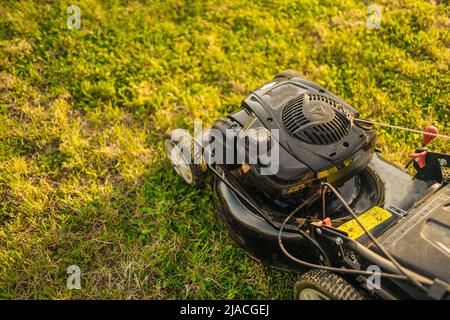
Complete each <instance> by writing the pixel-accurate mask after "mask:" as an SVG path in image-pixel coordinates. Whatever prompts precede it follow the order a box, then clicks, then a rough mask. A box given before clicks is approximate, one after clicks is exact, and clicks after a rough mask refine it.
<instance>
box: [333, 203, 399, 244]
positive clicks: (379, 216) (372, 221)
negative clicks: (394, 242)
mask: <svg viewBox="0 0 450 320" xmlns="http://www.w3.org/2000/svg"><path fill="white" fill-rule="evenodd" d="M390 217H392V214H390V213H389V212H388V211H386V210H384V209H383V208H380V207H376V206H375V207H373V208H372V209H370V210H369V211H366V212H364V213H363V214H362V215H360V216H359V217H358V220H359V221H360V222H361V223H362V225H363V226H364V227H366V229H367V230H369V231H370V230H372V229H373V228H375V227H376V226H377V225H379V224H381V223H383V222H384V221H386V220H387V219H389V218H390ZM338 229H339V230H341V231H344V232H347V233H348V237H349V238H350V239H353V240H355V239H356V238H359V237H360V236H362V235H363V234H364V230H363V229H362V228H361V226H360V225H359V224H358V222H357V221H356V220H355V219H352V220H350V221H347V222H346V223H344V224H343V225H341V226H339V227H338Z"/></svg>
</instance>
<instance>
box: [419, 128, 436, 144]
mask: <svg viewBox="0 0 450 320" xmlns="http://www.w3.org/2000/svg"><path fill="white" fill-rule="evenodd" d="M424 131H425V132H429V133H432V134H438V133H439V129H438V128H436V127H435V126H428V127H426V128H425V130H424ZM435 138H436V136H434V135H430V134H424V135H423V139H422V144H423V145H424V146H426V145H427V144H429V143H430V142H431V141H432V140H434V139H435Z"/></svg>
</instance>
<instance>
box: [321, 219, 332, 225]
mask: <svg viewBox="0 0 450 320" xmlns="http://www.w3.org/2000/svg"><path fill="white" fill-rule="evenodd" d="M322 224H323V225H324V226H327V227H331V219H330V218H326V219H323V220H322Z"/></svg>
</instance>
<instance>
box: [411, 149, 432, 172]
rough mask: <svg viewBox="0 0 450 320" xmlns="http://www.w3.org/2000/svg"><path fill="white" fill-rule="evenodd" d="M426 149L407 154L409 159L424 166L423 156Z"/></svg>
mask: <svg viewBox="0 0 450 320" xmlns="http://www.w3.org/2000/svg"><path fill="white" fill-rule="evenodd" d="M427 154H428V151H423V152H420V153H411V154H410V155H409V156H410V157H411V159H412V160H413V161H415V162H417V163H418V164H419V167H420V168H421V169H422V168H425V166H426V165H427V164H426V162H425V158H426V157H427Z"/></svg>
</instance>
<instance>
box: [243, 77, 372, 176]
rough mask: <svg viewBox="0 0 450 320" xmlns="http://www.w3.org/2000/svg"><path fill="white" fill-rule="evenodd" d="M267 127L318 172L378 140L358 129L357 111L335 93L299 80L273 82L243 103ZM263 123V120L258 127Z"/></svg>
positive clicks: (290, 79) (254, 125) (289, 79)
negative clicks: (276, 133) (354, 119)
mask: <svg viewBox="0 0 450 320" xmlns="http://www.w3.org/2000/svg"><path fill="white" fill-rule="evenodd" d="M243 107H244V108H245V109H247V110H249V111H250V113H253V114H255V115H256V116H257V118H258V120H259V121H255V123H254V124H250V125H249V127H256V126H259V125H261V124H262V125H263V126H264V127H266V128H267V129H269V130H270V129H279V130H280V131H279V132H280V139H279V143H280V145H281V146H282V147H283V149H285V150H286V151H287V152H288V153H289V154H290V155H292V156H293V157H295V158H296V159H297V160H299V161H301V162H302V163H303V164H305V165H306V166H308V167H309V168H310V169H311V170H312V171H314V172H318V171H321V170H323V169H324V168H328V167H332V166H334V165H336V164H337V163H339V162H341V161H343V160H346V159H349V158H351V157H352V156H353V155H355V154H356V153H357V151H358V150H361V149H367V146H368V145H370V144H371V143H372V140H373V138H374V137H375V133H374V131H372V130H371V129H370V128H369V129H366V128H361V127H359V126H357V125H355V124H354V123H353V121H352V118H354V117H358V116H359V114H358V112H357V111H356V110H355V109H353V108H352V107H350V106H349V105H348V104H347V103H345V102H344V101H342V100H341V99H339V98H338V97H337V96H335V95H334V94H332V93H331V92H329V91H327V90H325V89H324V88H322V87H320V86H318V85H317V84H314V83H312V82H310V81H308V80H305V79H303V78H299V77H293V78H281V79H280V78H279V79H275V80H274V81H272V82H269V83H267V84H265V85H263V86H261V87H259V88H258V89H256V90H255V91H253V92H252V94H251V95H250V96H249V97H247V98H246V99H245V100H244V101H243ZM258 122H261V124H260V123H258Z"/></svg>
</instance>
